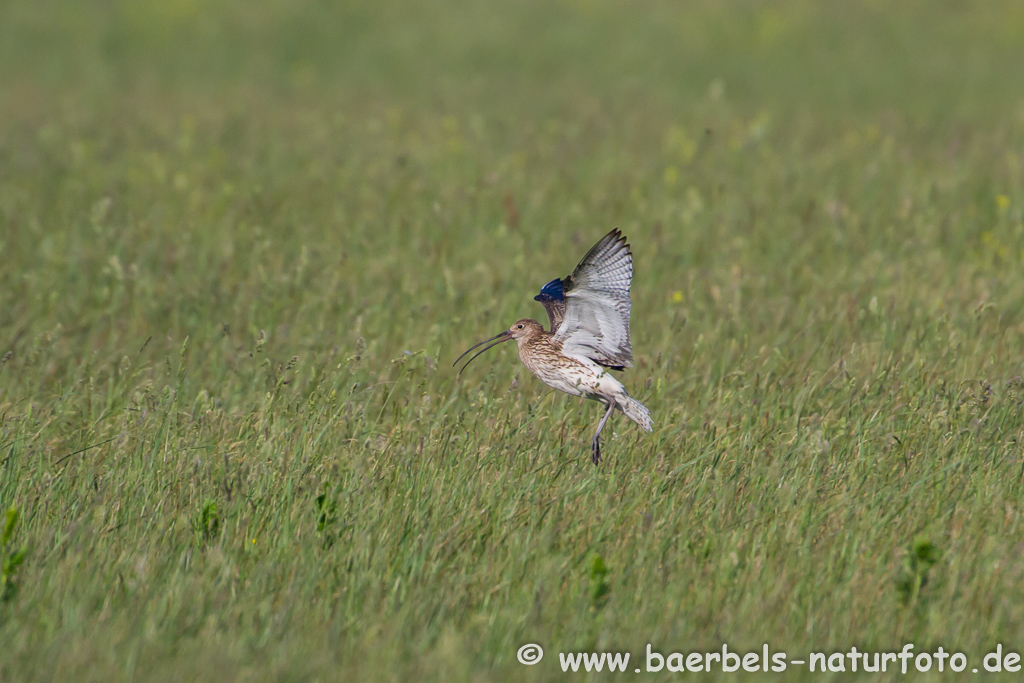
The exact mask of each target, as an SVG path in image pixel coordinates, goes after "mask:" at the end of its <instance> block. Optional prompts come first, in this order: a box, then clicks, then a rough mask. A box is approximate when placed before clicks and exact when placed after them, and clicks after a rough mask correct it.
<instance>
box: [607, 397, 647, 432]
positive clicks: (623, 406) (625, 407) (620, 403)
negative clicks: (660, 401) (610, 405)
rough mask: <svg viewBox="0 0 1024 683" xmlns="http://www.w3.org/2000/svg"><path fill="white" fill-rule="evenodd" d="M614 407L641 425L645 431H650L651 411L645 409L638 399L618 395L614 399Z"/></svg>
mask: <svg viewBox="0 0 1024 683" xmlns="http://www.w3.org/2000/svg"><path fill="white" fill-rule="evenodd" d="M615 407H616V408H618V409H619V410H621V411H622V413H623V415H625V416H626V417H628V418H629V419H630V420H632V421H633V422H636V423H637V424H638V425H640V426H641V427H643V429H644V431H645V432H649V431H651V429H652V428H653V426H654V422H653V421H652V420H651V411H649V410H647V406H645V405H644V404H643V403H641V402H640V401H638V400H636V399H635V398H633V397H632V396H619V397H617V398H616V399H615Z"/></svg>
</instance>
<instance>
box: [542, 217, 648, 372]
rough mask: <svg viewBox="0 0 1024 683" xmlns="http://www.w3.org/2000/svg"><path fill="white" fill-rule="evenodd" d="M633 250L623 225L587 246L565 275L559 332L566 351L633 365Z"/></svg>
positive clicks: (557, 335) (617, 364) (619, 366)
mask: <svg viewBox="0 0 1024 683" xmlns="http://www.w3.org/2000/svg"><path fill="white" fill-rule="evenodd" d="M632 280H633V254H632V253H631V252H630V251H629V244H627V243H626V238H625V237H624V236H623V235H622V233H621V232H619V230H618V229H615V230H612V231H611V232H610V233H608V234H607V235H605V236H604V237H602V238H601V241H599V242H598V243H597V244H595V245H594V246H593V248H592V249H591V250H590V251H588V252H587V255H586V256H584V257H583V260H582V261H580V264H579V265H578V266H576V270H574V271H572V275H570V276H569V277H567V278H565V279H564V280H562V285H563V288H564V290H565V318H564V319H563V320H562V324H561V325H559V326H558V329H557V330H555V336H554V338H555V339H556V340H558V341H560V342H562V352H563V353H565V354H577V355H581V356H586V357H587V358H590V359H591V360H593V361H595V362H597V363H600V364H602V365H606V366H608V367H613V368H616V369H622V368H628V367H630V366H632V365H633V352H632V347H631V345H630V341H629V309H630V300H629V286H630V283H631V282H632Z"/></svg>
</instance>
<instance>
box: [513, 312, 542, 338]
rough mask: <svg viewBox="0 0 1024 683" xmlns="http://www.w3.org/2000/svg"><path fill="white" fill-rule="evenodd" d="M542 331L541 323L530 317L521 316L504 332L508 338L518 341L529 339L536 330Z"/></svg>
mask: <svg viewBox="0 0 1024 683" xmlns="http://www.w3.org/2000/svg"><path fill="white" fill-rule="evenodd" d="M543 331H544V327H543V325H541V324H540V323H539V322H537V321H536V320H533V319H531V318H523V319H522V320H517V321H516V322H515V323H514V324H513V325H512V327H510V328H508V330H507V331H506V332H505V334H507V335H509V338H510V339H515V340H516V341H519V340H522V339H529V338H530V337H532V336H534V335H535V334H537V333H538V332H543Z"/></svg>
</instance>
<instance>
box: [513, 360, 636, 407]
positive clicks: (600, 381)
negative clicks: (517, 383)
mask: <svg viewBox="0 0 1024 683" xmlns="http://www.w3.org/2000/svg"><path fill="white" fill-rule="evenodd" d="M520 357H522V356H520ZM544 360H546V359H543V358H539V359H535V358H531V357H526V358H522V361H523V364H524V365H525V366H526V367H527V368H529V369H530V372H532V373H533V374H534V375H535V376H536V377H537V379H539V380H540V381H542V382H544V384H547V385H548V386H549V387H551V388H552V389H558V390H559V391H564V392H565V393H567V394H572V395H573V396H584V397H586V398H592V399H595V400H600V399H601V398H602V397H608V398H613V397H616V396H622V395H624V394H625V393H626V391H625V389H624V388H623V386H622V384H621V383H620V382H619V381H618V380H617V379H615V378H614V377H612V376H611V374H610V373H609V372H608V370H606V369H605V368H603V367H601V366H600V365H598V364H597V363H595V362H594V361H592V360H590V359H589V358H587V357H585V356H562V357H561V358H560V359H559V362H558V363H552V362H542V361H544Z"/></svg>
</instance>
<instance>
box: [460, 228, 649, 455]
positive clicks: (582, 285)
mask: <svg viewBox="0 0 1024 683" xmlns="http://www.w3.org/2000/svg"><path fill="white" fill-rule="evenodd" d="M632 281H633V254H632V252H631V251H630V247H629V244H628V242H627V241H626V237H625V236H624V235H623V234H622V232H621V231H620V230H619V229H618V228H616V229H615V230H612V231H611V232H609V233H608V234H607V235H605V236H604V237H602V238H601V239H600V240H599V241H598V242H597V244H595V245H594V246H593V247H592V248H591V249H590V251H588V252H587V254H586V256H584V257H583V259H582V260H581V261H580V262H579V265H577V266H576V268H575V270H573V271H572V274H571V275H569V276H568V277H564V278H558V279H554V280H551V281H550V282H548V283H547V284H546V285H544V286H543V287H542V288H541V290H540V293H539V294H538V295H537V296H535V297H534V300H536V301H539V302H540V303H541V304H542V305H543V306H544V308H545V310H546V311H547V314H548V319H549V322H550V329H547V330H545V329H544V326H543V325H542V324H541V323H539V322H537V321H536V320H533V319H532V318H522V319H521V320H517V321H516V322H515V323H513V324H512V326H511V327H509V328H508V329H507V330H504V331H502V332H499V333H498V334H496V335H494V336H493V337H491V338H490V339H485V340H483V341H482V342H480V343H478V344H474V345H473V346H471V347H469V348H468V349H467V350H466V352H465V353H463V354H462V355H461V356H459V357H458V358H457V359H456V360H455V363H453V364H452V366H453V367H455V366H457V365H458V364H459V361H461V360H462V359H463V358H465V357H466V356H467V355H468V354H469V352H470V351H473V350H474V349H477V348H479V347H481V346H484V345H485V344H487V346H484V348H483V349H480V350H479V351H477V352H476V354H474V355H473V356H472V357H471V358H470V359H469V360H468V361H466V364H465V365H463V366H462V370H459V374H460V375H461V374H462V373H463V371H465V369H466V368H467V367H468V366H469V364H470V363H472V362H473V360H474V359H476V358H477V356H479V355H480V354H482V353H483V352H484V351H488V350H490V349H493V348H494V347H495V346H498V345H499V344H502V343H504V342H507V341H513V340H515V342H516V345H517V346H518V349H519V360H521V361H522V363H523V365H525V366H526V367H527V369H529V370H530V372H532V373H533V374H534V375H535V376H536V377H537V378H538V379H539V380H540V381H542V382H544V384H547V385H548V386H549V387H551V388H553V389H558V390H559V391H564V392H565V393H567V394H571V395H573V396H581V397H583V398H587V399H591V400H594V401H598V402H600V403H602V404H603V405H604V406H605V412H604V415H603V416H602V418H601V421H600V422H599V423H598V425H597V432H595V434H594V438H593V439H592V440H591V443H590V459H591V462H593V463H594V464H595V465H597V464H598V463H600V462H601V430H602V429H604V426H605V423H607V422H608V418H609V417H611V414H612V413H613V412H614V411H616V410H618V411H619V412H621V413H623V414H624V415H625V416H626V417H628V418H629V419H630V420H632V421H633V422H635V423H637V424H638V425H640V427H641V428H642V429H643V430H644V431H647V432H650V431H652V429H653V426H654V423H653V420H652V419H651V411H649V410H648V409H647V407H646V406H645V405H644V404H643V403H641V402H640V401H638V400H636V399H635V398H633V397H632V396H630V395H629V394H628V393H627V392H626V388H625V387H624V386H623V385H622V383H621V382H619V380H617V379H616V378H615V377H614V376H613V375H612V374H611V373H610V372H609V371H610V370H619V371H621V370H625V369H626V368H628V367H631V366H632V365H633V350H632V345H631V342H630V337H629V313H630V308H631V305H632V303H631V301H630V298H629V289H630V285H631V284H632Z"/></svg>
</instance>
